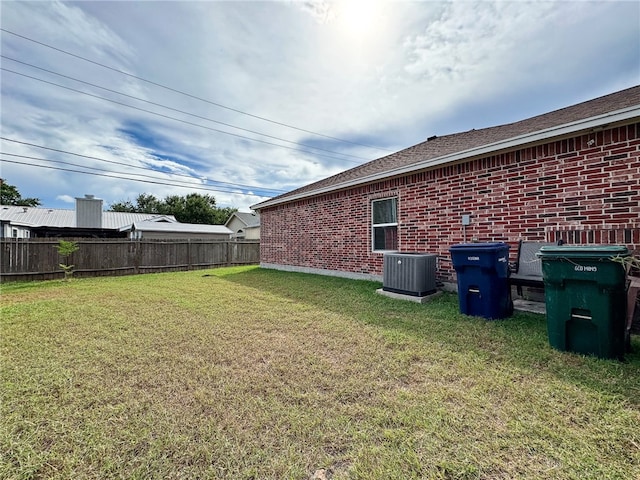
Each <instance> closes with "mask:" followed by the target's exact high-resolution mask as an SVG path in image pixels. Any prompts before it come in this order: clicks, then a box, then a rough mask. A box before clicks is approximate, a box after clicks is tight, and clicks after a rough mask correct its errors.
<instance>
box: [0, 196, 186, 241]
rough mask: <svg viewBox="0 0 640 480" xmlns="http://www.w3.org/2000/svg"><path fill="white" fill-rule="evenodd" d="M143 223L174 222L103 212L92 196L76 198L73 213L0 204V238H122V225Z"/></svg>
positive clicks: (171, 218) (162, 217)
mask: <svg viewBox="0 0 640 480" xmlns="http://www.w3.org/2000/svg"><path fill="white" fill-rule="evenodd" d="M142 221H148V222H168V223H176V219H175V218H174V216H173V215H158V214H147V213H123V212H103V211H102V200H101V199H97V198H94V197H93V195H85V197H84V198H76V209H75V210H64V209H54V208H38V207H14V206H7V205H0V236H1V237H2V238H7V237H12V238H37V237H67V238H71V237H75V238H79V237H92V238H123V237H125V236H126V235H125V234H124V233H122V232H121V230H120V229H121V228H122V227H123V226H126V225H131V224H132V223H134V222H142Z"/></svg>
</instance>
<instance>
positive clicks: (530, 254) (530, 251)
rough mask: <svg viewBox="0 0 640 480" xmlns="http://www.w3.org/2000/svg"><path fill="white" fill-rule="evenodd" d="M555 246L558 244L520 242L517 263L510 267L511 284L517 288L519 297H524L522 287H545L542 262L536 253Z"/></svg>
mask: <svg viewBox="0 0 640 480" xmlns="http://www.w3.org/2000/svg"><path fill="white" fill-rule="evenodd" d="M555 245H557V244H556V243H549V242H529V241H526V240H520V242H519V244H518V255H517V258H516V261H515V263H511V264H510V265H509V270H510V274H509V283H510V284H511V285H515V286H516V288H517V292H518V295H520V296H522V287H536V288H543V287H544V282H543V280H542V262H541V261H540V258H539V257H538V256H537V255H536V253H538V252H539V251H540V248H541V247H546V246H555Z"/></svg>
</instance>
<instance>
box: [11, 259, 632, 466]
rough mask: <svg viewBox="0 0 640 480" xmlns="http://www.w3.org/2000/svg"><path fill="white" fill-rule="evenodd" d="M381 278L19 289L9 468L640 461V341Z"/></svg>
mask: <svg viewBox="0 0 640 480" xmlns="http://www.w3.org/2000/svg"><path fill="white" fill-rule="evenodd" d="M205 274H206V275H209V276H203V275H205ZM376 287H377V285H376V284H375V283H370V282H358V281H349V280H344V279H335V278H326V277H318V276H311V275H298V274H290V273H283V272H275V271H267V270H261V269H256V268H234V269H220V270H211V271H207V272H203V271H198V272H182V273H175V274H159V275H144V276H136V277H120V278H100V279H86V280H74V281H72V282H67V283H63V282H44V283H40V284H29V285H28V286H27V285H25V284H22V285H8V286H3V300H2V317H1V319H0V322H1V323H0V325H1V328H2V344H1V352H2V367H1V368H2V370H1V381H2V384H1V385H2V392H3V393H2V396H3V399H2V407H1V408H2V411H1V412H0V413H1V417H2V418H1V420H0V455H2V456H1V457H0V477H2V478H15V479H19V478H24V479H26V478H145V479H147V478H163V479H164V478H212V479H214V478H221V479H222V478H229V479H236V478H245V479H249V478H254V479H282V478H290V479H307V478H310V476H311V475H312V474H313V472H314V471H316V470H317V469H320V468H324V469H327V472H328V476H329V477H330V478H333V479H346V478H350V479H361V478H362V479H365V478H366V479H371V478H385V479H388V478H397V479H410V478H436V479H438V478H440V479H472V478H474V479H475V478H478V479H499V478H505V479H506V478H557V479H565V478H575V479H585V478H593V479H601V478H620V479H623V478H624V479H626V478H638V477H640V447H639V446H640V428H638V427H639V425H640V413H639V412H640V408H639V398H640V388H639V387H640V380H639V378H638V371H639V368H638V367H640V356H639V355H638V354H633V355H631V356H630V358H629V361H628V362H627V363H624V364H622V363H618V362H613V361H604V360H597V359H595V358H588V357H582V356H578V355H572V354H565V353H560V352H556V351H553V350H552V349H551V348H549V346H548V344H547V340H546V332H545V324H544V318H543V317H541V316H536V315H525V314H519V315H517V316H515V317H514V318H513V319H510V320H506V321H503V322H485V321H483V320H479V319H472V318H469V317H464V316H461V315H459V314H458V312H457V306H456V300H455V297H453V296H447V295H445V296H443V297H441V298H440V299H438V300H436V301H435V302H434V303H432V304H429V305H416V304H410V303H404V302H399V301H395V300H391V299H388V298H385V297H381V296H378V295H376V294H375V293H374V290H375V288H376ZM634 342H635V343H634V346H635V348H636V351H637V350H638V349H639V348H640V345H639V344H638V342H637V340H634Z"/></svg>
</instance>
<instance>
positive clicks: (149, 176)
mask: <svg viewBox="0 0 640 480" xmlns="http://www.w3.org/2000/svg"><path fill="white" fill-rule="evenodd" d="M0 155H6V156H9V157H16V158H26V159H29V160H40V161H42V162H51V163H58V164H62V165H69V166H71V167H80V168H86V169H88V170H96V171H98V172H107V173H113V174H117V175H135V176H136V177H143V178H150V179H152V180H161V179H160V178H158V177H154V176H152V175H145V174H144V173H127V172H114V171H111V170H107V169H104V168H99V167H89V166H87V165H78V164H77V163H71V162H65V161H62V160H51V159H49V158H39V157H32V156H29V155H19V154H17V153H7V152H1V151H0ZM130 180H138V179H137V178H130ZM172 182H174V183H175V182H177V183H175V186H177V187H178V186H179V187H182V186H184V187H190V188H191V187H193V188H198V186H201V185H202V184H198V183H193V182H185V181H182V180H172ZM178 183H179V184H178ZM218 188H227V189H228V190H215V191H218V192H224V193H238V190H242V189H240V188H235V189H233V188H232V187H226V186H220V187H218ZM242 193H243V194H245V192H242Z"/></svg>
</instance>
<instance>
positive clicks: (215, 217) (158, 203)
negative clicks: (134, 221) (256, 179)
mask: <svg viewBox="0 0 640 480" xmlns="http://www.w3.org/2000/svg"><path fill="white" fill-rule="evenodd" d="M109 210H110V211H112V212H129V213H151V214H153V213H155V214H158V215H173V216H174V217H176V220H178V221H179V222H181V223H201V224H209V225H223V224H224V223H225V222H226V221H227V220H228V219H229V217H231V215H232V214H233V213H234V212H235V211H237V209H235V208H230V207H223V208H221V207H218V206H217V205H216V199H215V197H213V196H212V195H201V194H199V193H190V194H188V195H186V196H181V195H169V196H167V197H165V199H164V200H158V199H157V198H156V197H155V196H153V195H151V194H148V193H142V194H140V195H138V197H137V198H136V203H135V204H133V203H132V202H131V201H130V200H126V201H122V202H118V203H114V204H113V205H111V207H110V208H109Z"/></svg>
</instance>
